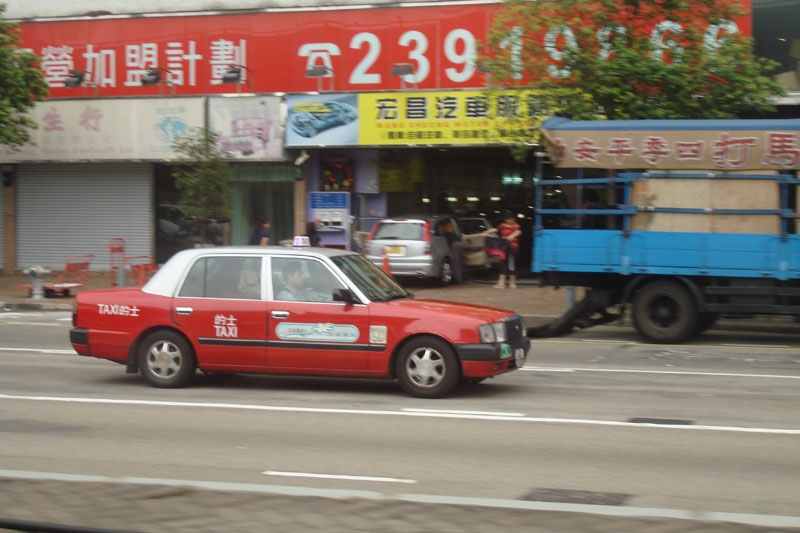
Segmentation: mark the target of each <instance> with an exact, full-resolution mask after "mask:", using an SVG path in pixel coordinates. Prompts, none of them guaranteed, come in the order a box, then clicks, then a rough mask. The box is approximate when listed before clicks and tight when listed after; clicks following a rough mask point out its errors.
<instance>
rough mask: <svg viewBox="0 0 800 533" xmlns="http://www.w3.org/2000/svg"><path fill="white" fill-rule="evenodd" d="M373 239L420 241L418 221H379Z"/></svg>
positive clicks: (419, 224)
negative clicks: (379, 223)
mask: <svg viewBox="0 0 800 533" xmlns="http://www.w3.org/2000/svg"><path fill="white" fill-rule="evenodd" d="M373 239H375V240H400V241H421V240H422V223H420V222H381V225H380V226H379V227H378V231H376V232H375V236H374V237H373Z"/></svg>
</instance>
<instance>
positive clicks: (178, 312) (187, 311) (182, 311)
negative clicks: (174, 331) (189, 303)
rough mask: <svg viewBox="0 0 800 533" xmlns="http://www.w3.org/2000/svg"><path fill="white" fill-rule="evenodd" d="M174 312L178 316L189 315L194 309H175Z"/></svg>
mask: <svg viewBox="0 0 800 533" xmlns="http://www.w3.org/2000/svg"><path fill="white" fill-rule="evenodd" d="M175 312H176V313H177V314H179V315H191V314H192V313H193V312H194V309H192V308H191V307H176V308H175Z"/></svg>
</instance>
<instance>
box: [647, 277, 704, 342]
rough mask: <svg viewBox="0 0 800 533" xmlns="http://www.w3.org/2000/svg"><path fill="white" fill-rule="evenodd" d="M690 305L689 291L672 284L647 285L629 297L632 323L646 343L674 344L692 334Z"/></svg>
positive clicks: (694, 320) (692, 308) (693, 311)
mask: <svg viewBox="0 0 800 533" xmlns="http://www.w3.org/2000/svg"><path fill="white" fill-rule="evenodd" d="M694 304H695V302H694V300H693V299H692V296H691V294H689V291H687V290H686V289H685V288H684V287H683V286H682V285H681V284H679V283H677V282H675V281H656V282H653V283H648V284H647V285H645V286H644V287H642V288H641V289H639V291H638V292H637V293H636V296H634V298H633V324H634V326H635V327H636V331H638V332H639V335H641V336H642V338H644V339H645V340H646V341H648V342H654V343H659V344H678V343H681V342H683V341H685V340H686V339H688V338H689V337H690V336H691V335H692V334H694V333H695V331H696V327H697V309H696V308H695V305H694Z"/></svg>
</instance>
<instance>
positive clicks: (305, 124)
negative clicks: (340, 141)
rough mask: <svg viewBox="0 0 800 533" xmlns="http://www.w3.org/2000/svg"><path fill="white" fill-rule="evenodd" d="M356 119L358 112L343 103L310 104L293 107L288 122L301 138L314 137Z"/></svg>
mask: <svg viewBox="0 0 800 533" xmlns="http://www.w3.org/2000/svg"><path fill="white" fill-rule="evenodd" d="M357 118H358V112H357V111H356V110H355V109H354V108H353V107H351V106H350V105H348V104H345V103H343V102H324V103H322V102H310V103H306V104H305V105H304V106H302V107H300V106H295V108H294V112H293V114H292V116H291V117H290V118H289V122H291V124H292V129H293V130H294V131H295V132H297V134H298V135H302V136H303V137H314V136H315V135H316V134H317V133H319V132H321V131H324V130H327V129H329V128H333V127H336V126H341V125H343V124H350V123H351V122H353V121H354V120H355V119H357Z"/></svg>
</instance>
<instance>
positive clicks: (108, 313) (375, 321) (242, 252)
mask: <svg viewBox="0 0 800 533" xmlns="http://www.w3.org/2000/svg"><path fill="white" fill-rule="evenodd" d="M72 324H73V327H72V329H71V330H70V342H71V343H72V346H73V348H74V349H75V351H76V352H77V353H78V354H80V355H84V356H91V357H97V358H100V359H108V360H110V361H114V362H117V363H120V364H123V365H125V366H126V367H127V370H128V372H136V371H139V372H141V374H142V376H143V377H144V378H145V380H146V381H147V382H149V383H150V384H151V385H153V386H155V387H165V388H171V387H181V386H184V385H187V384H188V383H189V382H190V381H191V380H192V378H193V377H194V375H195V373H196V370H197V369H200V370H202V371H204V372H212V373H272V374H317V375H332V376H353V377H373V378H388V379H397V380H398V381H399V382H400V385H401V386H402V388H403V389H404V390H405V391H406V392H407V393H408V394H410V395H411V396H416V397H421V398H438V397H442V396H445V395H446V394H447V393H449V392H450V391H451V390H452V389H453V388H454V387H455V386H456V385H457V384H458V383H459V382H462V381H464V382H476V381H481V380H483V379H485V378H487V377H493V376H496V375H498V374H502V373H505V372H509V371H512V370H515V369H517V368H520V367H522V365H523V364H524V362H525V358H526V356H527V353H528V349H529V348H530V339H528V338H527V337H526V336H525V326H524V324H523V322H522V319H521V317H520V316H519V315H518V314H517V313H514V312H512V311H505V310H502V309H496V308H491V307H482V306H478V305H471V304H462V303H454V302H441V301H436V300H423V299H414V298H413V297H412V295H411V294H410V293H408V292H407V291H406V290H405V289H403V288H402V287H401V286H400V285H399V284H398V283H397V282H396V281H395V280H394V279H392V277H390V276H388V275H386V274H385V273H384V272H383V271H382V270H381V269H380V268H378V267H377V266H376V265H374V264H373V263H372V262H370V261H369V260H367V259H366V258H365V257H364V256H363V255H361V254H357V253H355V252H350V251H347V250H338V249H333V248H311V247H299V248H295V247H277V246H275V247H252V246H250V247H219V248H194V249H189V250H184V251H181V252H179V253H177V254H175V255H174V256H173V257H172V258H171V259H170V260H169V261H168V262H167V263H166V264H165V265H164V266H163V267H161V269H159V270H158V272H156V274H155V275H154V276H153V277H152V278H151V279H150V281H148V283H147V284H145V285H144V286H143V287H141V288H138V287H137V288H133V287H131V288H121V289H120V288H116V289H100V290H90V291H83V292H81V293H79V294H78V295H77V296H76V310H75V312H74V314H73V320H72Z"/></svg>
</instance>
